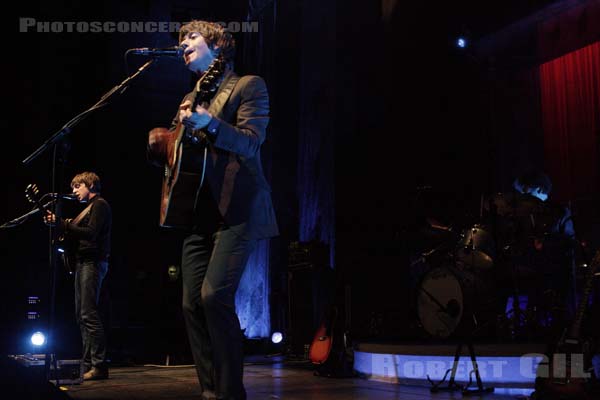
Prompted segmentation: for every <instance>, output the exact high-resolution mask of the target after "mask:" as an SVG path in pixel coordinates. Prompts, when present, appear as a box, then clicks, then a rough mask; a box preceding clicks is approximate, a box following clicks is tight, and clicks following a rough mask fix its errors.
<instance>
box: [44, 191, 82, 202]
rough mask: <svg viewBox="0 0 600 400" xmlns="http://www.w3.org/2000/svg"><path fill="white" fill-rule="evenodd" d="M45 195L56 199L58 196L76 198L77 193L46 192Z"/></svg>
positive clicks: (66, 198)
mask: <svg viewBox="0 0 600 400" xmlns="http://www.w3.org/2000/svg"><path fill="white" fill-rule="evenodd" d="M47 196H50V197H51V198H52V199H57V198H59V197H60V198H61V199H64V200H77V195H75V194H58V193H48V194H47Z"/></svg>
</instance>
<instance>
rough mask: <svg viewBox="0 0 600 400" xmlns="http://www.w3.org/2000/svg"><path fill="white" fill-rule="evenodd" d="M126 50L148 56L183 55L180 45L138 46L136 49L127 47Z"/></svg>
mask: <svg viewBox="0 0 600 400" xmlns="http://www.w3.org/2000/svg"><path fill="white" fill-rule="evenodd" d="M127 51H128V52H132V53H133V54H139V55H142V56H150V57H181V56H183V48H182V47H180V46H171V47H164V48H149V47H140V48H136V49H129V50H127Z"/></svg>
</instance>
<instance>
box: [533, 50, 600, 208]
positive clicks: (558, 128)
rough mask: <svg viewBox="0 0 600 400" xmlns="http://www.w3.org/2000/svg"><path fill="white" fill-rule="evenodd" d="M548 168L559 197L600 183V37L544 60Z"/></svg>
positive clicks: (575, 195) (588, 192) (586, 192)
mask: <svg viewBox="0 0 600 400" xmlns="http://www.w3.org/2000/svg"><path fill="white" fill-rule="evenodd" d="M540 86H541V111H542V126H543V130H544V157H545V164H546V170H547V171H548V173H549V175H550V176H551V177H552V180H553V183H554V191H553V197H554V198H555V199H556V200H558V201H562V202H564V201H568V200H572V201H577V200H579V199H584V198H590V197H592V196H593V195H594V194H595V193H597V191H598V190H599V189H600V183H599V181H600V158H599V157H600V42H596V43H593V44H591V45H589V46H587V47H584V48H582V49H580V50H577V51H574V52H571V53H568V54H566V55H564V56H562V57H559V58H557V59H554V60H552V61H549V62H547V63H545V64H542V65H541V66H540Z"/></svg>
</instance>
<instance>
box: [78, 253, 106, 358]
mask: <svg viewBox="0 0 600 400" xmlns="http://www.w3.org/2000/svg"><path fill="white" fill-rule="evenodd" d="M107 271H108V262H106V261H93V260H79V261H78V263H77V270H76V271H75V318H76V319H77V324H78V325H79V329H80V330H81V339H82V344H83V355H82V359H83V364H84V366H85V368H86V369H89V368H91V367H97V368H101V369H103V368H106V336H105V334H104V327H103V326H102V321H101V320H100V314H99V313H98V299H99V296H100V288H101V287H102V281H103V280H104V277H105V276H106V272H107Z"/></svg>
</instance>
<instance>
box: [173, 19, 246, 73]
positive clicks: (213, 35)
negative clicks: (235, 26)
mask: <svg viewBox="0 0 600 400" xmlns="http://www.w3.org/2000/svg"><path fill="white" fill-rule="evenodd" d="M191 32H198V33H199V34H201V35H202V37H203V38H204V41H205V42H206V44H207V45H208V47H209V48H210V49H211V50H214V49H215V47H218V48H219V51H220V54H221V55H222V57H223V59H224V60H225V62H226V63H227V64H229V65H230V66H231V65H232V64H233V57H234V56H235V39H234V38H233V36H232V35H231V33H230V32H228V31H227V30H226V29H225V28H224V27H223V26H222V25H220V24H217V23H215V22H208V21H198V20H194V21H191V22H188V23H187V24H185V25H183V26H182V27H181V28H180V29H179V43H181V42H182V41H183V39H184V38H185V36H186V35H187V34H189V33H191Z"/></svg>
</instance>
